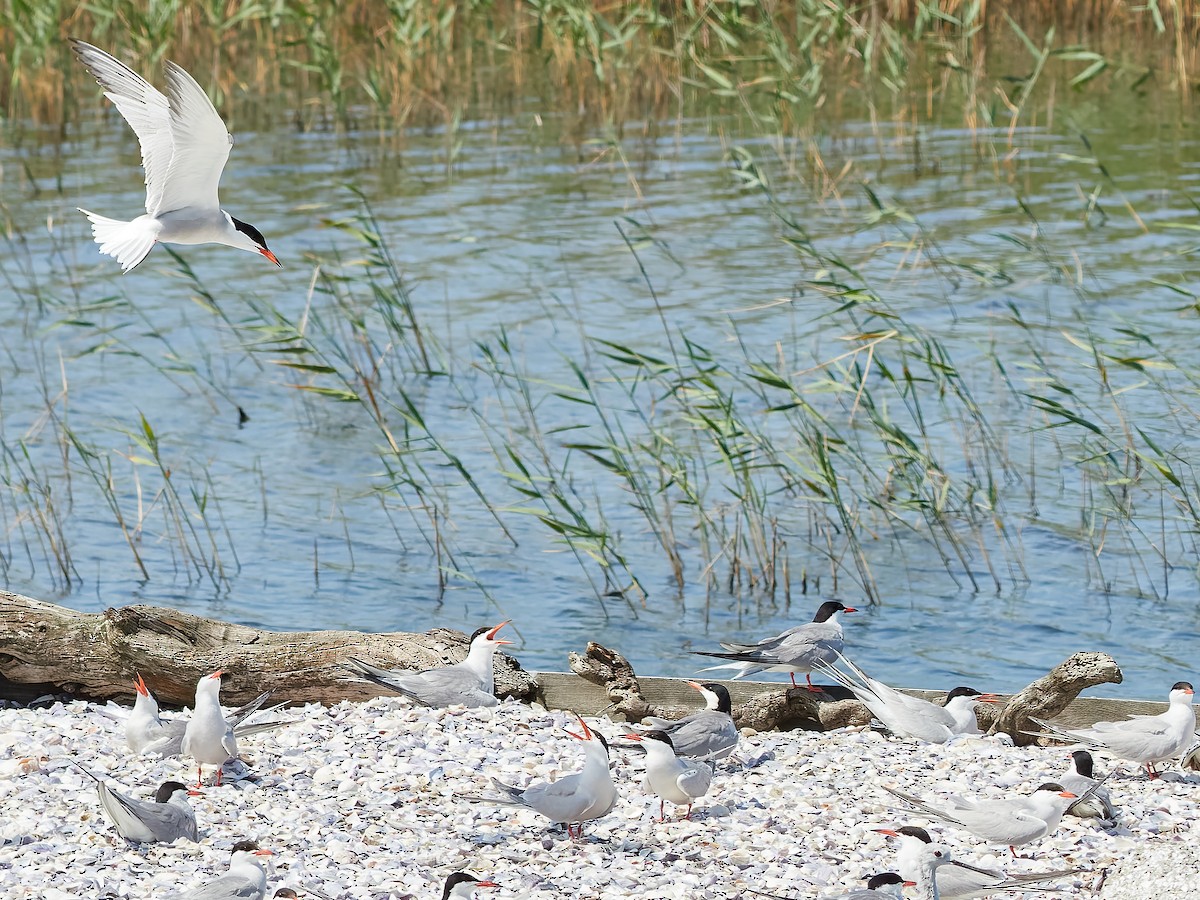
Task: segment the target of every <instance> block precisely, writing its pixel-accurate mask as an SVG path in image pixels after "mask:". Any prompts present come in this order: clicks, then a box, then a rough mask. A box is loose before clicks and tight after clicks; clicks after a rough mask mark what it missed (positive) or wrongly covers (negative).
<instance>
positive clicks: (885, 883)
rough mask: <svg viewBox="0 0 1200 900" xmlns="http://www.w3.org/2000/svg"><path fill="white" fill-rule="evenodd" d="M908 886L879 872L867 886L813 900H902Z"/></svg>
mask: <svg viewBox="0 0 1200 900" xmlns="http://www.w3.org/2000/svg"><path fill="white" fill-rule="evenodd" d="M906 884H909V882H907V881H905V880H904V879H903V878H902V877H901V876H900V875H898V874H897V873H896V872H880V873H879V874H877V875H872V876H871V877H870V878H868V879H867V886H866V887H861V888H855V889H854V890H852V891H849V892H847V893H845V894H823V895H821V896H820V897H816V898H814V900H902V898H903V896H904V886H905V885H906ZM749 890H750V893H752V894H755V895H756V896H759V897H769V898H771V900H799V898H796V897H788V896H785V895H783V894H772V893H769V892H768V891H759V890H754V889H752V888H751V889H749Z"/></svg>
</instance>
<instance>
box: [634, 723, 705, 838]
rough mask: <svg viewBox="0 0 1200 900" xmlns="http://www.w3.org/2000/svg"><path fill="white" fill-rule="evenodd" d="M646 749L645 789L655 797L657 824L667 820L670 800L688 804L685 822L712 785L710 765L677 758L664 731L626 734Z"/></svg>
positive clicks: (675, 802) (679, 803)
mask: <svg viewBox="0 0 1200 900" xmlns="http://www.w3.org/2000/svg"><path fill="white" fill-rule="evenodd" d="M625 737H627V738H629V740H631V741H637V742H638V743H640V744H641V745H642V747H644V748H645V750H646V780H645V786H646V788H647V789H648V790H650V791H651V793H653V794H654V795H655V796H656V797H658V818H659V821H660V822H661V821H666V812H665V810H664V804H665V803H666V802H667V801H668V800H669V801H670V802H671V803H674V804H675V805H676V806H682V805H684V804H685V803H686V804H687V815H685V816H684V818H685V819H690V818H691V817H692V804H693V803H695V802H696V801H697V800H699V799H700V798H701V797H703V796H704V795H705V794H707V793H708V789H709V786H710V785H711V784H712V776H713V770H712V763H708V762H696V761H695V760H684V759H680V758H679V757H678V756H676V755H675V748H674V747H673V746H672V743H671V739H670V738H669V737H668V736H667V734H666V732H663V731H644V732H641V733H640V734H638V733H633V734H627V735H625Z"/></svg>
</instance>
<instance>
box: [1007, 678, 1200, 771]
mask: <svg viewBox="0 0 1200 900" xmlns="http://www.w3.org/2000/svg"><path fill="white" fill-rule="evenodd" d="M1193 697H1194V692H1193V690H1192V686H1191V685H1190V684H1189V683H1188V682H1186V681H1177V682H1175V684H1174V685H1172V687H1171V693H1170V694H1169V700H1170V705H1169V706H1168V707H1167V711H1166V712H1163V713H1159V714H1158V715H1156V716H1130V717H1129V718H1128V719H1125V720H1123V721H1118V722H1097V723H1096V724H1095V725H1093V726H1092V727H1091V728H1078V729H1076V728H1060V727H1059V726H1057V725H1054V724H1053V723H1051V722H1044V721H1042V720H1041V719H1034V720H1033V721H1034V722H1037V724H1038V725H1040V726H1041V727H1042V728H1044V729H1046V730H1045V731H1044V732H1027V733H1028V734H1036V735H1037V736H1038V737H1052V738H1055V739H1056V740H1060V741H1076V742H1078V743H1080V744H1084V745H1085V746H1088V747H1091V748H1093V749H1096V750H1107V751H1108V752H1109V753H1111V754H1112V755H1113V756H1117V757H1120V758H1121V759H1127V760H1129V761H1130V762H1135V763H1138V764H1139V765H1144V766H1145V767H1146V774H1147V775H1149V776H1150V777H1151V778H1157V777H1158V772H1156V771H1155V769H1154V764H1155V763H1159V762H1165V761H1167V760H1170V759H1174V758H1175V757H1177V756H1179V755H1180V754H1182V753H1184V752H1185V751H1187V749H1188V748H1189V747H1190V746H1191V745H1192V742H1193V741H1194V740H1195V732H1196V714H1195V712H1193V710H1192V700H1193Z"/></svg>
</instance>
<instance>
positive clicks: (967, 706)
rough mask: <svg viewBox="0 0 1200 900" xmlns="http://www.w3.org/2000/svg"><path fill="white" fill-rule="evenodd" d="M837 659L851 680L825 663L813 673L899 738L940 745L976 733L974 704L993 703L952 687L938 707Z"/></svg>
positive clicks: (986, 697)
mask: <svg viewBox="0 0 1200 900" xmlns="http://www.w3.org/2000/svg"><path fill="white" fill-rule="evenodd" d="M838 658H839V659H840V660H841V662H842V664H843V665H845V666H846V668H848V669H849V670H850V671H851V672H852V673H853V677H851V676H850V675H847V674H846V673H845V672H843V671H842V670H841V669H839V668H837V667H836V666H833V665H830V664H827V663H818V664H817V666H816V668H817V670H818V671H820V672H821V674H822V675H827V676H828V677H830V678H832V679H833V680H835V681H836V682H837V683H838V684H840V685H842V687H844V688H846V689H847V690H849V691H850V692H851V693H852V694H854V696H855V697H857V698H858V699H859V700H860V701H861V702H862V703H863V705H864V706H866V707H867V709H869V710H870V711H871V715H873V716H874V717H875V718H876V719H878V720H879V721H880V722H882V723H883V726H884V727H885V728H887V730H888V731H890V732H892V734H895V735H898V736H900V737H910V738H915V739H916V740H919V741H928V742H929V743H931V744H944V743H946V741H948V740H950V739H951V738H954V737H958V736H960V735H967V734H979V723H978V721H977V720H976V718H975V706H976V704H978V703H995V702H996V695H995V694H984V693H980V692H979V691H977V690H975V689H974V688H970V687H956V688H955V689H954V690H952V691H951V692H950V693H949V694H947V695H946V705H945V706H938V705H937V704H936V703H930V702H929V701H928V700H923V699H921V698H920V697H911V696H909V695H908V694H904V693H901V692H900V691H898V690H896V689H895V688H892V687H889V686H888V685H886V684H884V683H883V682H882V681H879V680H877V679H875V678H872V677H871V676H869V675H868V674H867V673H866V672H864V671H863V670H862V669H860V668H859V667H858V666H857V665H855V664H854V663H853V662H852V661H851V660H849V659H847V658H846V657H845V656H843V655H842V654H840V653H839V654H838Z"/></svg>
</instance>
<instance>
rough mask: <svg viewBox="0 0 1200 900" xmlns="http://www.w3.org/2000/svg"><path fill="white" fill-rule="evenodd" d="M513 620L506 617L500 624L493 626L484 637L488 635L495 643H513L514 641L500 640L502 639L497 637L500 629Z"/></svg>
mask: <svg viewBox="0 0 1200 900" xmlns="http://www.w3.org/2000/svg"><path fill="white" fill-rule="evenodd" d="M511 621H512V619H505V620H504V621H503V622H501V623H500V624H499V625H497V626H496V627H495V628H493V629H492V630H491V631H489V632H488V633H487V634H485V635H484V637H486V638H487V639H488V640H489V641H491V642H492V643H493V644H511V643H512V641H500V640H497V639H496V632H497V631H499V630H500V629H501V628H503V627H504V626H505V625H507V624H508V623H509V622H511Z"/></svg>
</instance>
